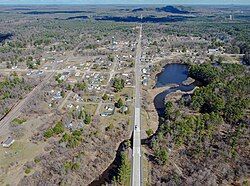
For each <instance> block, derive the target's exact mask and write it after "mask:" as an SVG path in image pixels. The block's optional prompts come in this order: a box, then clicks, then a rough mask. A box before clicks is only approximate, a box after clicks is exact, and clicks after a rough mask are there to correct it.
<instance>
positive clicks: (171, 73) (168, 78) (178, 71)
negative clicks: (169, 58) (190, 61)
mask: <svg viewBox="0 0 250 186" xmlns="http://www.w3.org/2000/svg"><path fill="white" fill-rule="evenodd" d="M156 78H157V81H156V84H155V87H156V88H159V87H164V86H167V85H170V84H175V85H176V86H174V87H172V88H169V89H166V90H165V91H163V92H161V93H159V94H157V95H156V96H155V98H154V106H155V109H156V110H157V113H158V115H159V116H163V115H164V110H165V98H166V96H167V95H168V94H170V93H172V92H176V91H178V90H180V91H184V92H188V91H191V90H193V89H194V88H195V86H196V83H192V84H190V85H183V84H182V82H183V81H185V80H186V79H187V78H188V66H187V65H183V64H169V65H166V66H165V67H164V68H163V70H162V71H161V73H159V74H158V75H157V77H156Z"/></svg>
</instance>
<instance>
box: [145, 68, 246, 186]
mask: <svg viewBox="0 0 250 186" xmlns="http://www.w3.org/2000/svg"><path fill="white" fill-rule="evenodd" d="M189 71H190V76H191V77H193V78H195V79H197V80H199V81H201V82H202V83H203V84H204V86H203V87H200V88H198V89H196V90H195V92H194V94H193V95H192V96H191V99H184V97H183V98H182V99H181V100H180V101H178V102H169V101H168V102H166V107H165V116H164V117H163V118H161V120H162V122H161V125H160V127H159V130H158V132H157V134H156V136H155V137H153V138H152V140H151V141H150V144H149V146H150V148H151V149H152V151H153V154H154V158H153V159H154V162H155V164H156V166H159V167H160V169H161V168H162V167H164V165H165V164H168V165H167V166H169V164H173V162H172V161H173V160H172V159H176V160H175V161H177V162H180V163H179V164H180V165H181V168H182V173H183V175H180V174H179V175H178V174H177V175H170V174H172V173H166V174H162V178H160V180H161V182H162V183H168V184H170V183H172V182H175V184H178V183H179V182H180V181H181V182H183V183H185V184H187V185H188V184H195V183H201V181H203V182H204V183H206V184H212V183H217V184H218V183H219V184H222V180H224V181H223V183H225V180H226V182H227V183H228V184H229V183H230V184H231V183H234V182H236V181H238V180H242V179H243V180H244V178H245V176H246V174H247V171H248V168H247V166H246V164H247V163H248V162H249V160H248V157H249V134H250V131H249V103H250V99H249V95H250V92H249V91H250V90H249V87H250V76H249V72H248V70H247V69H246V68H245V67H244V66H243V65H238V64H222V65H220V66H216V67H215V66H213V65H211V64H202V65H192V66H191V67H190V70H189ZM187 110H189V112H187ZM188 113H193V114H188ZM173 157H174V158H173ZM184 159H185V161H183V160H184ZM160 169H159V170H160ZM159 170H155V171H159ZM170 172H171V171H170ZM174 172H176V171H174ZM158 174H159V173H158ZM199 174H201V175H200V177H197V175H199ZM155 175H157V174H155ZM173 176H175V177H176V176H177V177H178V179H170V178H171V177H173ZM187 177H188V179H187ZM158 180H159V178H158Z"/></svg>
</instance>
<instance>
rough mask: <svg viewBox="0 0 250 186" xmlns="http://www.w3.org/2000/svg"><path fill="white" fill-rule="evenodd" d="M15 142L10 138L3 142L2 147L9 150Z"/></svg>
mask: <svg viewBox="0 0 250 186" xmlns="http://www.w3.org/2000/svg"><path fill="white" fill-rule="evenodd" d="M14 142H15V140H14V139H13V138H12V137H8V138H7V140H6V141H5V142H3V147H6V148H9V147H10V146H11V145H12V144H13V143H14Z"/></svg>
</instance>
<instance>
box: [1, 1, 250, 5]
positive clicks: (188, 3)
mask: <svg viewBox="0 0 250 186" xmlns="http://www.w3.org/2000/svg"><path fill="white" fill-rule="evenodd" d="M0 5H18V6H19V5H23V6H27V5H59V6H60V5H92V6H93V5H222V6H223V5H224V6H234V5H246V6H249V5H250V3H249V4H247V3H228V4H227V3H224V4H222V3H218V4H216V3H213V4H212V3H211V4H210V3H176V4H174V3H172V4H171V3H170V4H167V3H146V4H145V3H117V4H114V3H93V4H88V3H1V2H0Z"/></svg>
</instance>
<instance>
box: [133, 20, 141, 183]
mask: <svg viewBox="0 0 250 186" xmlns="http://www.w3.org/2000/svg"><path fill="white" fill-rule="evenodd" d="M141 37H142V25H141V26H140V32H139V39H138V44H137V49H136V59H135V112H134V132H133V170H132V186H140V185H142V180H143V179H142V174H141V170H142V169H141V167H142V165H141V133H140V128H141V92H140V91H141V69H140V63H141Z"/></svg>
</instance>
